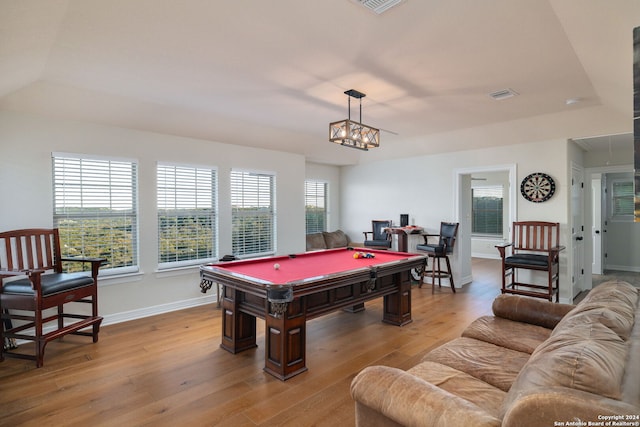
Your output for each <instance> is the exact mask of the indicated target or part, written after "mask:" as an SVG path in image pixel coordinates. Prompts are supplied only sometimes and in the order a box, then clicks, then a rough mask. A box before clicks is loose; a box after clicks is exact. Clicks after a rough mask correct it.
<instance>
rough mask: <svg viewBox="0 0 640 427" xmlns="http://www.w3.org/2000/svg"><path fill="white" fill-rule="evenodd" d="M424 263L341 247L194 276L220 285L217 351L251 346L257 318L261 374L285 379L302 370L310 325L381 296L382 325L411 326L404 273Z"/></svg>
mask: <svg viewBox="0 0 640 427" xmlns="http://www.w3.org/2000/svg"><path fill="white" fill-rule="evenodd" d="M357 253H369V254H371V255H373V257H370V258H362V257H358V258H355V257H354V254H357ZM424 263H425V256H423V255H418V254H409V253H404V252H393V251H377V250H371V249H364V248H339V249H328V250H322V251H314V252H306V253H302V254H296V255H288V256H273V257H265V258H256V259H249V260H239V261H230V262H222V263H216V264H207V265H203V266H201V267H200V275H201V279H202V282H203V283H205V284H207V283H208V285H209V286H210V285H211V284H213V283H218V284H221V285H222V343H221V345H220V346H221V347H222V348H223V349H225V350H227V351H229V352H231V353H238V352H241V351H243V350H247V349H250V348H254V347H256V318H257V317H259V318H261V319H264V320H265V323H266V324H265V367H264V370H265V371H266V372H268V373H269V374H271V375H273V376H275V377H276V378H279V379H280V380H283V381H284V380H287V379H289V378H291V377H293V376H295V375H298V374H300V373H302V372H304V371H306V370H307V367H306V354H305V347H306V345H305V341H306V321H307V320H309V319H313V318H315V317H318V316H321V315H323V314H326V313H328V312H331V311H333V310H336V309H341V308H342V309H346V310H348V311H353V312H356V311H360V310H364V302H365V301H368V300H371V299H374V298H379V297H384V304H383V306H384V314H383V317H382V321H383V322H386V323H390V324H392V325H398V326H402V325H405V324H407V323H409V322H411V276H410V271H411V269H413V268H421V267H422V266H423V265H424ZM218 297H219V298H220V296H218Z"/></svg>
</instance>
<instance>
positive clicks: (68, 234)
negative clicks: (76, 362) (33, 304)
mask: <svg viewBox="0 0 640 427" xmlns="http://www.w3.org/2000/svg"><path fill="white" fill-rule="evenodd" d="M52 161H53V223H54V226H55V227H57V228H59V230H60V242H61V246H62V254H63V255H64V256H86V257H102V258H106V260H107V261H106V263H104V264H103V265H102V269H103V272H105V273H107V274H108V273H116V272H117V273H126V272H133V271H137V270H138V217H137V164H136V162H135V161H131V160H117V159H107V158H86V157H84V156H81V155H74V154H63V153H54V154H53V158H52ZM73 264H78V263H73ZM70 266H71V264H70ZM77 268H82V267H81V266H78V267H77Z"/></svg>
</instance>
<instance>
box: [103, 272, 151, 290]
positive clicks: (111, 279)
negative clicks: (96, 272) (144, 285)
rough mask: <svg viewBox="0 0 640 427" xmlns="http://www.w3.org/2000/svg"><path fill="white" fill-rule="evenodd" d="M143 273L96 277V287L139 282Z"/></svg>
mask: <svg viewBox="0 0 640 427" xmlns="http://www.w3.org/2000/svg"><path fill="white" fill-rule="evenodd" d="M143 276H144V272H142V271H137V272H135V273H124V274H114V275H111V276H98V287H102V286H110V285H120V284H122V283H130V282H139V281H140V280H142V277H143Z"/></svg>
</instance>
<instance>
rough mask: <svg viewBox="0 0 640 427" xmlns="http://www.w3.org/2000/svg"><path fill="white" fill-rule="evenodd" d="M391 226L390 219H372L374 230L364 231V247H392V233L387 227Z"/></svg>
mask: <svg viewBox="0 0 640 427" xmlns="http://www.w3.org/2000/svg"><path fill="white" fill-rule="evenodd" d="M389 227H391V221H390V220H373V221H371V230H372V231H363V233H364V247H365V248H371V249H385V250H386V249H391V234H389V233H387V231H386V229H387V228H389Z"/></svg>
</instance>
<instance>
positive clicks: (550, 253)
mask: <svg viewBox="0 0 640 427" xmlns="http://www.w3.org/2000/svg"><path fill="white" fill-rule="evenodd" d="M512 230H513V242H512V243H508V244H505V245H496V248H497V249H498V252H499V253H500V258H501V259H502V293H503V294H517V295H526V296H530V297H536V298H544V299H547V300H549V301H552V300H553V296H554V295H555V299H556V302H558V301H559V298H560V271H559V270H560V252H561V251H562V250H563V249H564V246H560V224H559V223H557V222H545V221H520V222H514V223H513V229H512ZM519 270H532V271H542V272H546V273H547V274H546V275H545V276H546V277H545V281H546V283H545V284H540V283H531V282H532V281H533V280H530V281H528V282H522V281H519V280H518V277H517V275H518V271H519ZM530 275H531V274H530ZM509 278H510V279H509Z"/></svg>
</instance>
